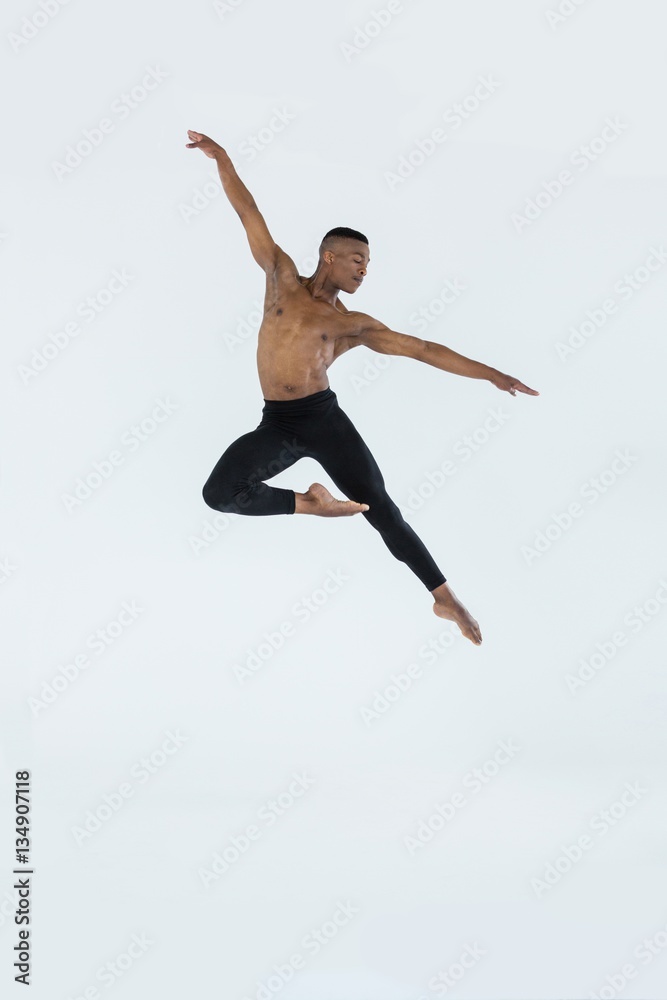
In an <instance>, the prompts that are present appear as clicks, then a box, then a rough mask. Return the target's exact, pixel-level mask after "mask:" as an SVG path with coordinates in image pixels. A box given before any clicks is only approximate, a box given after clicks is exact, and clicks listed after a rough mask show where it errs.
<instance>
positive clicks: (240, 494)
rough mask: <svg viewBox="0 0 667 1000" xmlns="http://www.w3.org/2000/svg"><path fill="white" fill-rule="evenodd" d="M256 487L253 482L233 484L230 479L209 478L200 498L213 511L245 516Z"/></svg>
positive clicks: (256, 484)
mask: <svg viewBox="0 0 667 1000" xmlns="http://www.w3.org/2000/svg"><path fill="white" fill-rule="evenodd" d="M258 485H259V484H258V483H257V482H254V481H249V482H246V483H235V482H234V480H232V479H231V478H227V477H221V476H215V477H213V476H210V477H209V478H208V479H207V481H206V482H205V483H204V487H203V489H202V497H203V498H204V503H205V504H206V505H207V506H208V507H212V508H213V510H219V511H222V512H223V513H224V514H247V513H248V508H249V507H250V506H251V505H252V501H253V497H254V495H255V492H256V490H257V487H258Z"/></svg>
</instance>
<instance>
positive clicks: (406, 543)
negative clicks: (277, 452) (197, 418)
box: [311, 407, 482, 645]
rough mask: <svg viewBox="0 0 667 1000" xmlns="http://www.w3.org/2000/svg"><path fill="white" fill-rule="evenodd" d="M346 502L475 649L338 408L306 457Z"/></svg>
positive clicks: (470, 624) (446, 589) (457, 606)
mask: <svg viewBox="0 0 667 1000" xmlns="http://www.w3.org/2000/svg"><path fill="white" fill-rule="evenodd" d="M311 453H312V454H313V455H314V457H315V458H316V459H317V461H318V462H319V463H320V464H321V465H322V467H323V468H324V469H325V470H326V472H327V473H328V475H329V476H331V478H332V479H333V481H334V483H335V484H336V486H337V487H338V488H339V489H340V490H342V491H343V493H344V494H346V496H355V497H357V498H358V499H359V501H363V502H364V503H367V504H368V505H369V509H368V510H367V511H363V515H364V517H365V518H366V520H367V521H368V522H369V524H372V525H373V527H374V528H375V529H376V530H377V531H378V532H379V533H380V535H381V536H382V539H383V541H384V542H385V544H386V546H387V548H388V549H389V551H390V552H391V554H392V555H393V556H395V557H396V559H399V560H401V562H404V563H405V564H406V565H407V566H408V567H409V568H410V569H411V570H412V572H413V573H414V574H415V575H416V576H417V577H418V578H419V579H420V580H421V582H422V583H423V584H424V586H425V587H426V588H427V590H429V591H430V592H431V594H432V595H433V598H434V601H435V603H434V605H433V611H434V612H435V614H436V615H438V617H439V618H446V619H448V620H449V621H453V622H455V623H456V624H457V625H458V626H459V628H460V629H461V632H462V633H463V635H464V636H465V637H466V638H467V639H470V641H471V642H473V643H474V644H475V645H480V643H481V641H482V633H481V631H480V628H479V625H478V623H477V621H476V620H475V619H474V618H473V617H472V615H471V614H470V612H469V611H468V610H467V608H465V607H464V605H463V604H462V603H461V602H460V601H459V599H458V597H457V596H456V595H455V594H454V592H453V590H452V589H451V588H450V586H449V584H448V583H447V582H446V579H445V576H444V574H443V573H442V571H441V570H440V569H439V568H438V566H437V565H436V563H435V561H434V560H433V557H432V556H431V554H430V553H429V551H428V549H427V548H426V546H425V545H424V543H423V542H422V540H421V539H420V538H419V536H418V535H417V533H416V532H415V531H414V530H413V528H412V527H411V526H410V525H409V524H408V523H407V521H406V520H405V518H404V517H403V515H402V514H401V512H400V510H399V508H398V506H397V505H396V504H395V503H394V501H393V500H392V499H391V497H390V496H389V495H388V493H387V490H386V487H385V483H384V478H383V476H382V473H381V471H380V469H379V467H378V464H377V462H376V461H375V458H374V457H373V455H372V453H371V451H370V449H369V448H368V446H367V445H366V443H365V441H364V440H363V438H362V437H361V435H360V434H359V432H358V431H357V429H356V427H355V426H354V424H353V423H352V421H351V420H350V418H349V417H348V416H347V414H346V413H344V412H343V410H341V409H340V407H338V408H337V409H336V411H335V413H334V414H332V415H331V417H330V419H329V421H328V423H327V433H326V435H325V436H323V438H322V441H321V444H320V446H319V447H318V448H317V449H313V450H312V452H311Z"/></svg>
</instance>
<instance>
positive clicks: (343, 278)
mask: <svg viewBox="0 0 667 1000" xmlns="http://www.w3.org/2000/svg"><path fill="white" fill-rule="evenodd" d="M188 137H189V138H190V142H188V143H186V146H187V148H188V149H201V150H202V152H203V153H205V154H206V156H209V157H211V159H214V160H215V161H216V164H217V167H218V172H219V174H220V180H221V181H222V186H223V189H224V191H225V194H226V195H227V197H228V198H229V201H230V202H231V205H232V207H233V208H234V209H235V211H236V212H237V214H238V216H239V218H240V219H241V222H242V223H243V226H244V227H245V231H246V234H247V237H248V242H249V244H250V251H251V253H252V255H253V257H254V258H255V260H256V261H257V263H258V264H259V266H260V267H261V268H262V270H263V271H264V272H265V274H266V295H265V300H264V317H263V319H262V325H261V327H260V330H259V339H258V345H257V366H258V371H259V382H260V386H261V389H262V394H263V397H264V407H263V409H262V420H261V423H260V424H259V425H258V426H257V427H256V428H255V430H253V431H250V432H249V433H248V434H243V435H242V436H241V437H240V438H238V439H237V440H236V441H234V442H233V443H232V444H231V445H230V446H229V447H228V448H227V450H226V451H225V452H224V454H223V455H222V457H221V458H220V460H219V461H218V463H217V465H216V466H215V468H214V469H213V471H212V473H211V475H210V476H209V478H208V480H207V482H206V484H205V486H204V489H203V497H204V501H205V502H206V503H207V504H208V506H209V507H212V508H213V509H214V510H220V511H225V512H231V513H236V514H247V515H268V514H318V515H319V516H320V517H341V516H342V517H345V516H349V515H351V514H359V513H361V514H363V515H364V517H365V518H366V520H367V521H369V523H370V524H372V525H373V527H374V528H376V529H377V531H378V532H379V533H380V535H381V537H382V539H383V541H384V542H385V544H386V545H387V547H388V548H389V551H390V552H391V553H392V555H394V556H395V557H396V558H397V559H400V560H401V561H402V562H404V563H406V565H407V566H408V567H409V568H410V569H411V570H412V571H413V573H415V574H416V576H417V577H418V578H419V579H420V580H421V582H422V583H423V584H424V586H425V587H426V588H427V590H429V591H430V593H431V594H432V595H433V598H434V601H435V603H434V604H433V611H434V612H435V614H436V615H438V616H439V617H440V618H447V619H449V620H450V621H453V622H456V624H457V625H458V627H459V628H460V630H461V632H462V633H463V635H464V636H466V638H468V639H470V641H471V642H473V643H474V644H475V645H479V644H480V643H481V641H482V633H481V631H480V628H479V625H478V623H477V622H476V621H475V619H474V618H473V617H472V615H471V614H470V613H469V612H468V611H467V609H466V608H465V607H464V606H463V604H461V602H460V601H459V600H458V598H457V597H456V595H455V594H454V592H453V591H452V590H451V588H450V587H449V585H448V584H447V582H446V578H445V576H444V575H443V573H442V572H441V570H440V569H439V568H438V566H437V565H436V563H435V562H434V560H433V558H432V557H431V555H430V554H429V552H428V550H427V549H426V547H425V545H424V543H423V542H422V541H421V539H420V538H419V537H418V536H417V534H416V533H415V531H414V530H413V529H412V527H411V526H410V525H409V524H408V523H407V522H406V521H405V519H404V518H403V516H402V514H401V512H400V510H399V508H398V506H397V505H396V504H395V503H394V501H393V500H392V499H391V498H390V497H389V495H388V494H387V491H386V488H385V484H384V479H383V478H382V473H381V472H380V469H379V468H378V465H377V463H376V461H375V459H374V458H373V455H372V454H371V452H370V450H369V449H368V447H367V445H366V444H365V443H364V441H363V439H362V438H361V435H360V434H359V432H358V431H357V430H356V428H355V427H354V425H353V423H352V421H351V420H350V418H349V417H348V416H347V415H346V414H345V413H344V412H343V410H341V408H340V406H339V405H338V399H337V396H336V393H335V392H334V391H333V390H332V389H331V388H330V386H329V379H328V377H327V369H328V368H329V367H330V365H331V364H332V363H333V362H334V361H335V360H336V358H338V357H340V355H341V354H344V353H345V351H349V350H351V349H352V348H353V347H358V346H359V345H361V344H363V345H364V346H365V347H369V348H370V349H371V350H373V351H377V352H378V353H380V354H392V355H397V356H400V357H404V358H414V359H415V360H417V361H424V362H426V364H429V365H433V366H434V367H435V368H440V369H442V371H446V372H452V373H453V374H455V375H466V376H468V377H469V378H482V379H487V380H488V381H489V382H491V383H492V385H495V386H496V388H498V389H502V390H504V391H506V392H509V393H511V395H512V396H515V395H516V393H517V392H525V393H529V394H530V395H531V396H538V395H539V393H538V392H537V391H536V390H535V389H529V388H528V386H525V385H524V384H523V383H522V382H520V381H519V380H518V379H516V378H512V377H511V376H510V375H504V374H503V373H502V372H500V371H498V370H497V369H495V368H489V367H488V365H484V364H481V363H480V362H478V361H472V360H471V359H470V358H466V357H464V356H463V355H461V354H457V353H456V352H455V351H452V350H450V349H449V348H448V347H444V346H443V345H442V344H437V343H434V342H432V341H429V340H420V339H419V338H418V337H412V336H410V335H408V334H405V333H397V332H395V331H394V330H391V329H389V327H387V326H385V325H384V323H380V322H379V321H378V320H376V319H373V317H372V316H368V315H366V314H365V313H361V312H352V311H349V310H347V309H346V308H345V306H344V305H343V304H342V303H341V302H339V300H338V293H339V292H341V291H343V292H347V293H348V294H353V293H354V292H356V291H357V289H358V288H359V287H360V285H361V283H362V281H363V280H364V278H365V276H366V270H367V268H368V264H369V261H370V251H369V247H368V240H367V239H366V237H365V236H364V235H363V234H362V233H359V232H357V231H356V230H354V229H347V228H344V227H339V228H338V229H334V230H331V231H330V232H329V233H327V234H326V236H325V237H324V239H323V240H322V244H321V246H320V255H319V262H318V265H317V268H316V270H315V273H314V274H312V275H311V276H310V277H309V278H304V277H301V276H300V275H299V272H298V269H297V267H296V265H295V263H294V261H293V260H292V259H291V257H288V255H287V254H286V253H285V252H284V250H282V249H281V247H279V246H278V245H277V244H276V243H275V241H274V239H273V237H272V236H271V233H270V232H269V230H268V228H267V225H266V222H265V221H264V218H263V216H262V215H261V213H260V211H259V209H258V208H257V205H256V203H255V200H254V198H253V197H252V195H251V194H250V192H249V191H248V189H247V187H246V186H245V184H244V183H243V181H242V180H241V179H240V177H239V176H238V174H237V173H236V170H235V169H234V165H233V164H232V162H231V160H230V158H229V156H228V155H227V153H226V152H225V150H224V149H222V147H221V146H219V145H218V143H217V142H214V141H213V139H210V138H209V137H208V136H206V135H202V133H201V132H193V131H192V130H188ZM306 456H307V457H310V458H314V459H315V460H316V461H317V462H319V464H320V465H321V466H322V467H323V468H324V470H325V471H326V472H327V474H328V475H329V476H330V477H331V479H332V480H333V482H334V483H335V484H336V486H337V487H338V489H340V490H341V492H342V493H343V494H344V495H345V496H347V497H349V498H350V499H348V500H337V499H335V498H334V497H333V496H332V495H331V493H330V492H329V490H328V489H327V488H326V487H325V486H323V485H322V484H321V483H312V484H311V486H310V487H309V488H308V490H307V491H306V492H305V493H297V492H296V491H294V490H288V489H281V488H279V487H272V486H267V485H266V482H265V480H267V479H271V478H273V477H274V476H276V475H278V473H279V472H282V471H283V470H284V469H287V468H289V467H290V466H291V465H293V464H294V463H295V462H297V461H298V460H299V458H302V457H306ZM352 497H355V498H356V499H354V500H353V499H351V498H352Z"/></svg>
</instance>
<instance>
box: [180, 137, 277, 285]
mask: <svg viewBox="0 0 667 1000" xmlns="http://www.w3.org/2000/svg"><path fill="white" fill-rule="evenodd" d="M188 136H189V137H190V139H191V140H192V142H188V143H186V146H187V148H188V149H201V150H202V151H203V152H204V153H206V155H207V156H209V157H210V158H211V159H213V160H215V162H216V164H217V166H218V173H219V174H220V180H221V181H222V187H223V189H224V192H225V194H226V195H227V197H228V198H229V201H230V204H231V206H232V208H233V209H234V210H235V212H236V213H237V214H238V216H239V218H240V220H241V222H242V223H243V226H244V228H245V231H246V234H247V237H248V243H249V244H250V251H251V253H252V255H253V257H254V258H255V260H256V261H257V263H258V264H259V266H260V267H261V268H262V270H264V271H267V272H270V271H274V270H275V269H276V266H277V264H278V258H279V256H280V254H281V253H282V252H283V251H281V249H280V247H279V246H278V245H277V244H276V242H275V240H274V239H273V237H272V236H271V233H270V232H269V229H268V226H267V225H266V222H265V221H264V216H263V215H262V213H261V212H260V210H259V209H258V208H257V204H256V202H255V199H254V198H253V196H252V195H251V194H250V191H248V188H247V187H246V186H245V184H244V183H243V181H242V180H241V178H240V177H239V175H238V174H237V172H236V169H235V167H234V164H233V163H232V161H231V160H230V158H229V156H228V155H227V153H226V151H225V150H224V149H223V148H222V146H220V145H218V143H217V142H214V141H213V139H209V137H208V136H207V135H202V133H201V132H193V131H192V130H191V129H188Z"/></svg>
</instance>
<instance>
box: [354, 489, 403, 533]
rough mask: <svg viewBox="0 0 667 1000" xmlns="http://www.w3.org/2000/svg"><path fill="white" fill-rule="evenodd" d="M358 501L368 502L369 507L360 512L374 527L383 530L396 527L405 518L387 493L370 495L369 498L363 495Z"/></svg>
mask: <svg viewBox="0 0 667 1000" xmlns="http://www.w3.org/2000/svg"><path fill="white" fill-rule="evenodd" d="M359 502H360V503H367V504H368V507H369V509H368V510H365V511H363V512H362V513H363V516H364V517H365V518H366V520H367V521H368V522H369V523H370V524H372V525H373V527H374V528H378V529H380V530H383V529H387V528H391V527H397V526H399V525H400V524H401V522H403V521H404V520H405V519H404V517H403V515H402V514H401V511H400V508H399V506H398V504H396V503H394V501H393V500H392V499H391V497H390V496H389V495H388V494H387V493H383V494H379V495H377V496H371V497H370V499H368V498H366V497H365V496H364V497H363V498H362V499H360V501H359Z"/></svg>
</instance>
